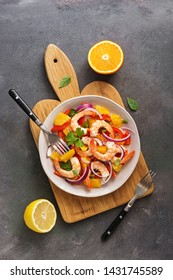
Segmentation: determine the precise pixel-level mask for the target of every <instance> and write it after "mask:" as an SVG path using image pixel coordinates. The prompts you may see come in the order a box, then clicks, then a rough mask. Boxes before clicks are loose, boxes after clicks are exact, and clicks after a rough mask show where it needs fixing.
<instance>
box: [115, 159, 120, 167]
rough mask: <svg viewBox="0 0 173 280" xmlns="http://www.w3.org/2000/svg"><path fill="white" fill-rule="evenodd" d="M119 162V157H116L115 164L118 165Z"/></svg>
mask: <svg viewBox="0 0 173 280" xmlns="http://www.w3.org/2000/svg"><path fill="white" fill-rule="evenodd" d="M119 164H120V159H119V158H117V159H116V160H115V165H116V166H118V165H119Z"/></svg>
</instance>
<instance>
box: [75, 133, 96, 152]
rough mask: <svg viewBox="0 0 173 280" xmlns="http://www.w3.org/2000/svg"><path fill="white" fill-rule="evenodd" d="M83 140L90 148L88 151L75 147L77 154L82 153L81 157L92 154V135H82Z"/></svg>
mask: <svg viewBox="0 0 173 280" xmlns="http://www.w3.org/2000/svg"><path fill="white" fill-rule="evenodd" d="M81 140H82V141H83V143H84V144H85V145H87V146H88V149H87V150H86V151H82V150H81V149H80V148H78V147H75V150H76V152H77V154H78V155H80V156H81V157H90V156H92V153H91V148H90V141H91V138H90V137H82V139H81Z"/></svg>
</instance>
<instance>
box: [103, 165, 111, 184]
mask: <svg viewBox="0 0 173 280" xmlns="http://www.w3.org/2000/svg"><path fill="white" fill-rule="evenodd" d="M107 163H108V164H109V166H110V173H109V176H108V177H107V178H106V179H105V178H102V181H101V185H104V184H106V183H107V182H108V181H109V180H110V178H111V176H112V164H111V162H110V161H108V162H107Z"/></svg>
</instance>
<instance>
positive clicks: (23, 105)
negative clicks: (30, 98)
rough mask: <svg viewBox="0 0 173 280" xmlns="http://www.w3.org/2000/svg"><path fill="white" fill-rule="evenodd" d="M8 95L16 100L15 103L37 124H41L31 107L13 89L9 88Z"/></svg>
mask: <svg viewBox="0 0 173 280" xmlns="http://www.w3.org/2000/svg"><path fill="white" fill-rule="evenodd" d="M9 95H10V96H11V97H12V98H13V99H14V101H16V103H17V104H18V105H19V106H20V107H21V108H22V110H23V111H24V112H25V113H26V114H27V115H28V116H29V117H30V119H32V120H33V121H34V122H35V123H36V124H37V125H38V126H40V125H42V123H41V121H40V120H39V118H38V117H37V116H36V115H35V114H34V112H33V111H32V110H31V108H30V107H29V106H28V105H27V104H26V103H25V101H24V100H23V99H22V97H21V96H20V95H19V94H18V93H17V92H16V91H15V90H14V89H10V90H9Z"/></svg>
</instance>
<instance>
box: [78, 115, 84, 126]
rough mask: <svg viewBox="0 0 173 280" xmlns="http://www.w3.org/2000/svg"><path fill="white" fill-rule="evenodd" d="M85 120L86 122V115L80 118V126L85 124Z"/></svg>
mask: <svg viewBox="0 0 173 280" xmlns="http://www.w3.org/2000/svg"><path fill="white" fill-rule="evenodd" d="M84 122H85V117H82V118H80V119H79V121H78V124H79V125H80V126H82V125H83V124H84Z"/></svg>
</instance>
